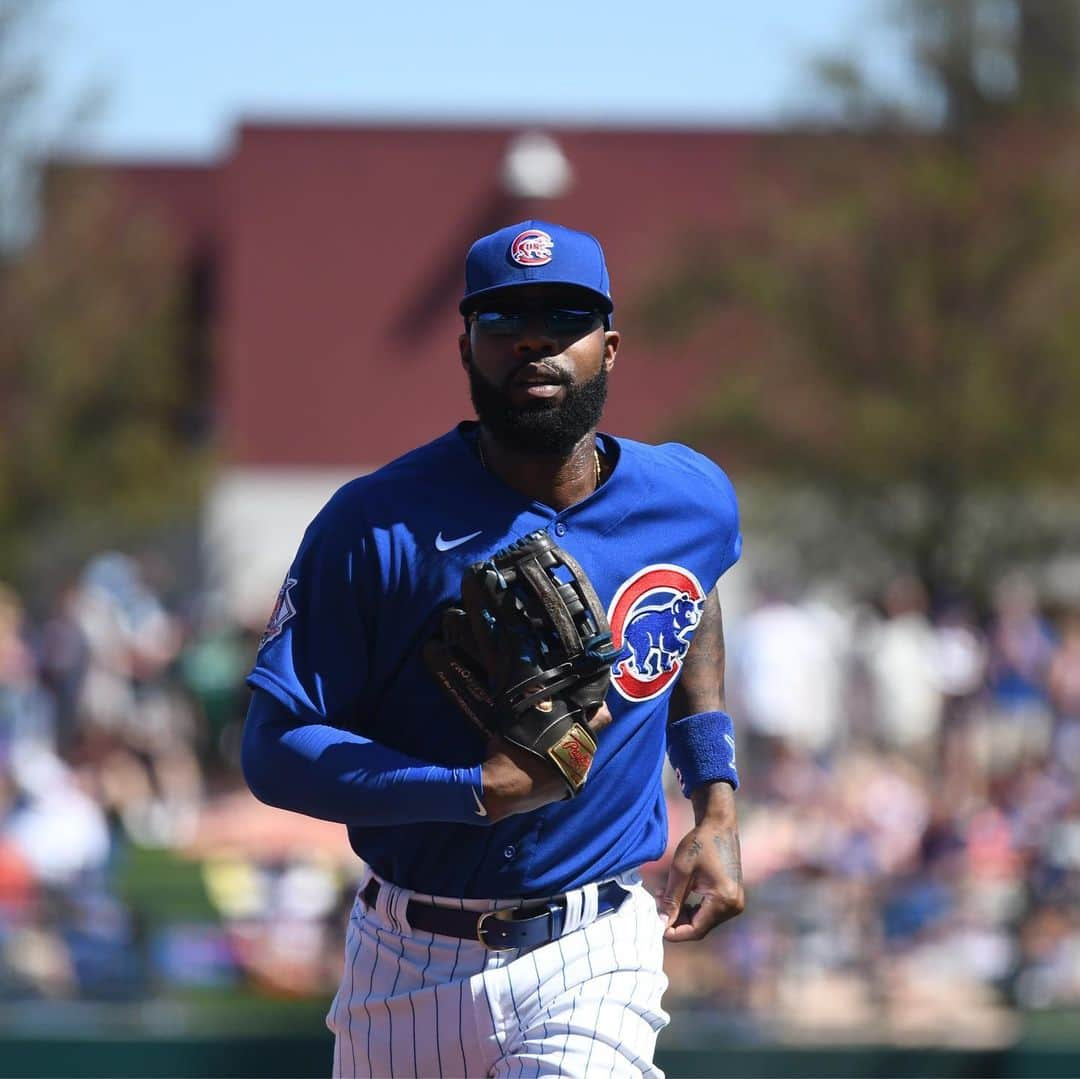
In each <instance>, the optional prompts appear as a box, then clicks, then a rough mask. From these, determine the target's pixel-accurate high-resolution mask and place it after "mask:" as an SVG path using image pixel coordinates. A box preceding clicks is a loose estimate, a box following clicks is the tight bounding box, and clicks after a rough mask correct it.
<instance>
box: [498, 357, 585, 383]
mask: <svg viewBox="0 0 1080 1079" xmlns="http://www.w3.org/2000/svg"><path fill="white" fill-rule="evenodd" d="M526 368H529V369H530V370H529V374H532V375H537V376H539V377H540V378H544V379H547V380H548V381H549V382H552V383H555V384H556V385H559V386H569V385H571V384H572V383H573V381H574V380H573V378H572V377H571V376H570V374H569V372H567V371H564V370H563V369H562V368H561V367H556V366H555V365H554V364H549V363H542V362H541V363H538V362H537V361H536V360H525V362H524V363H520V364H518V365H517V367H515V368H514V369H513V371H511V372H510V374H508V375H507V376H506V378H505V379H504V380H503V384H502V389H504V390H505V389H507V388H508V387H509V385H510V383H512V382H513V381H514V379H515V378H517V377H518V375H520V374H521V372H522V371H524V370H525V369H526Z"/></svg>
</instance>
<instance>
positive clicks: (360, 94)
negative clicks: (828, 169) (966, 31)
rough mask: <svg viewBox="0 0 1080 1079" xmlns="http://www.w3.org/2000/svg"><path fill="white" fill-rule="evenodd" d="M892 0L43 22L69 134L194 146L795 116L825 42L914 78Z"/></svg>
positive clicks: (97, 147) (654, 0)
mask: <svg viewBox="0 0 1080 1079" xmlns="http://www.w3.org/2000/svg"><path fill="white" fill-rule="evenodd" d="M888 3H889V0H756V2H754V0H751V2H746V0H713V2H709V0H648V2H641V0H622V2H618V0H594V2H589V0H577V2H574V0H534V2H532V3H521V2H518V3H512V2H508V0H502V2H498V3H497V2H495V0H477V2H473V3H469V2H466V0H457V2H436V0H421V2H413V3H409V2H406V0H397V2H396V3H395V2H394V0H378V2H377V3H376V2H369V0H307V2H303V3H302V2H300V0H294V2H289V3H286V2H284V0H52V2H51V3H49V4H46V5H44V6H43V7H42V8H41V9H40V10H39V12H38V20H39V27H38V29H39V31H43V32H39V33H37V34H36V35H35V38H36V51H37V52H38V54H39V55H40V57H41V59H42V67H43V71H44V74H45V77H46V87H47V94H46V96H45V98H44V99H43V104H42V115H43V117H44V118H45V122H46V123H47V125H48V127H49V129H50V131H51V132H52V133H53V135H54V136H55V135H56V134H58V133H61V132H62V133H63V137H64V139H65V141H67V142H68V143H72V142H75V143H77V144H78V145H79V146H80V147H81V148H83V149H85V150H90V151H93V152H99V153H106V154H118V155H128V154H145V155H152V156H180V157H196V158H198V157H209V156H213V155H214V154H215V153H217V152H220V150H221V149H223V148H224V146H225V145H227V142H228V138H229V134H230V132H231V130H232V128H233V126H234V124H235V123H236V122H237V120H238V119H240V118H244V117H257V118H260V119H272V118H275V117H281V118H289V119H297V118H300V119H327V120H364V119H389V120H402V119H407V120H435V121H439V120H450V121H458V122H467V121H485V120H488V121H513V120H518V119H521V120H529V121H533V122H536V121H550V122H564V123H565V122H580V123H595V122H603V123H630V124H663V125H666V124H728V125H735V126H760V125H772V124H777V123H782V122H784V121H785V119H788V118H790V117H791V116H792V115H795V114H799V113H801V112H805V110H806V107H807V103H808V101H810V100H811V99H812V94H813V81H812V79H811V78H810V77H809V75H808V65H809V61H810V59H811V58H813V57H815V56H819V55H821V54H822V53H826V52H833V53H835V52H841V53H848V54H855V55H858V56H860V57H861V58H862V59H863V60H864V61H865V62H866V63H867V64H868V65H869V66H870V67H871V68H872V69H873V70H874V71H875V72H876V73H877V74H878V75H879V76H880V77H881V78H883V79H886V80H891V81H893V82H900V81H902V75H901V74H900V72H901V69H902V65H901V63H900V61H899V56H900V51H901V50H900V49H899V48H898V45H897V37H896V34H895V33H894V32H889V31H887V30H883V29H882V24H883V18H882V12H883V11H886V10H888ZM91 99H93V100H95V101H96V102H97V104H96V106H95V107H94V108H93V109H92V110H90V117H89V119H86V118H84V119H82V120H80V121H78V122H72V121H71V120H70V118H69V115H68V114H69V112H70V110H71V108H72V106H73V104H74V103H76V102H83V103H85V102H87V101H88V100H91Z"/></svg>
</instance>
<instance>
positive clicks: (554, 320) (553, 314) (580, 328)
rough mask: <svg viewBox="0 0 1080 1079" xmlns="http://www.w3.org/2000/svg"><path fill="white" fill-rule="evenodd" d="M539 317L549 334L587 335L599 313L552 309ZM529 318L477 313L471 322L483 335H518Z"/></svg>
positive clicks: (561, 308)
mask: <svg viewBox="0 0 1080 1079" xmlns="http://www.w3.org/2000/svg"><path fill="white" fill-rule="evenodd" d="M539 315H540V317H541V318H542V320H543V323H544V326H545V328H546V329H547V330H548V331H549V332H550V333H563V334H565V333H587V332H588V331H589V330H590V329H592V325H593V323H594V322H595V321H596V319H597V318H598V317H599V312H598V311H583V310H579V309H577V308H570V307H553V308H549V309H547V310H545V311H541V312H539ZM531 317H533V316H531V315H522V314H517V313H511V312H506V311H478V312H477V313H476V314H475V315H473V322H475V323H476V325H477V326H478V327H479V328H480V329H481V330H483V331H484V332H485V333H491V334H518V333H521V332H523V331H524V329H525V326H526V324H527V323H528V321H529V319H530V318H531Z"/></svg>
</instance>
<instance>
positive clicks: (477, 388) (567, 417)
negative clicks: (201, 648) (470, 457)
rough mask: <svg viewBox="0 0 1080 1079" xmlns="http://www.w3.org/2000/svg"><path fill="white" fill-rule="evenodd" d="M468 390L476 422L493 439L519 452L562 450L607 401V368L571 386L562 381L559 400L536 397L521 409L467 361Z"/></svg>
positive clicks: (568, 447) (571, 445)
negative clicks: (485, 429) (533, 401)
mask: <svg viewBox="0 0 1080 1079" xmlns="http://www.w3.org/2000/svg"><path fill="white" fill-rule="evenodd" d="M468 370H469V393H470V395H471V396H472V403H473V408H475V409H476V415H477V417H478V418H479V420H480V422H481V423H482V424H483V425H484V426H485V427H486V428H487V429H488V430H489V431H490V432H491V434H492V436H493V437H494V438H495V441H496V442H498V443H499V444H500V445H503V446H505V447H506V448H507V449H509V450H517V451H519V452H522V453H550V454H562V455H565V454H568V453H569V452H570V451H571V450H572V449H573V448H574V447H575V446H576V445H577V444H578V443H579V442H580V441H581V440H582V439H583V438H584V437H585V436H586V435H587V434H588V433H589V432H590V431H592V430H594V429H595V428H596V426H597V425H598V424H599V423H600V416H601V415H602V414H603V411H604V402H605V401H606V400H607V388H608V376H607V368H606V367H603V366H601V368H600V370H599V371H598V372H597V374H596V375H595V376H594V377H593V378H591V379H589V381H588V382H582V383H579V384H577V385H575V384H574V383H571V382H563V383H562V385H563V386H564V387H565V395H564V398H563V400H562V401H561V402H557V403H553V402H550V401H538V402H537V403H536V404H532V405H527V406H526V407H524V408H519V407H516V406H515V405H512V404H511V403H510V401H509V399H508V398H507V396H506V394H504V393H503V391H502V390H500V389H499V388H498V387H497V386H495V385H493V384H492V383H491V382H489V381H488V380H487V379H486V378H484V376H483V375H481V374H480V373H479V372H478V371H477V370H476V367H475V365H473V364H472V363H470V364H469V365H468Z"/></svg>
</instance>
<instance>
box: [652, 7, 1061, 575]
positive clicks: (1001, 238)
mask: <svg viewBox="0 0 1080 1079" xmlns="http://www.w3.org/2000/svg"><path fill="white" fill-rule="evenodd" d="M990 7H991V5H989V4H980V3H977V2H974V0H971V2H957V3H931V2H929V0H919V2H917V3H914V4H909V5H906V6H905V16H906V17H907V18H909V19H912V20H914V22H915V32H914V33H913V37H912V40H913V42H914V46H913V48H914V56H915V58H916V59H917V60H918V62H919V63H920V64H921V65H922V66H923V67H924V68H926V69H928V70H930V71H934V72H936V73H937V74H936V78H937V82H936V85H937V86H938V87H939V88H940V90H941V93H942V97H943V100H944V102H945V103H946V104H945V107H944V108H943V110H942V116H943V118H944V124H943V125H942V126H941V128H940V129H939V130H938V131H936V132H927V131H925V130H924V131H922V132H918V133H916V132H912V131H911V130H905V129H904V128H903V127H902V126H899V125H898V124H897V118H898V116H899V115H901V110H899V109H898V108H895V107H888V108H887V107H884V106H882V107H881V108H871V107H868V104H867V103H868V101H870V99H871V95H870V94H869V93H868V92H867V91H866V88H865V84H864V82H863V81H862V78H861V75H859V73H857V72H855V73H854V74H853V73H852V71H850V70H849V71H848V72H847V74H846V75H845V78H846V79H847V85H848V86H849V87H852V88H853V89H852V100H853V101H857V103H858V109H857V114H858V116H859V117H860V118H861V119H862V120H863V121H866V120H867V118H868V117H871V118H873V121H872V123H871V124H870V126H869V129H868V130H863V131H860V132H855V133H853V132H850V131H847V132H831V133H828V134H824V135H815V136H810V135H807V136H799V137H791V138H778V139H772V140H768V142H767V145H766V146H765V147H764V148H763V150H762V152H761V155H760V156H759V157H758V158H757V159H756V160H755V161H754V163H753V168H752V173H753V177H754V184H753V188H752V189H750V188H749V187H748V189H747V190H746V192H745V194H744V203H743V204H744V209H745V213H744V215H743V220H742V224H741V225H740V226H739V228H738V229H737V230H736V234H735V235H734V236H733V235H730V234H728V235H725V236H724V237H723V238H722V242H721V239H720V238H719V237H706V238H705V239H704V242H701V243H699V244H698V245H695V248H694V249H693V250H692V251H689V252H687V256H688V257H687V258H686V260H685V262H684V264H683V266H682V268H680V269H677V270H676V271H675V272H674V273H673V275H672V276H671V277H669V278H668V279H667V281H666V282H665V284H664V286H663V287H662V288H660V289H659V290H657V291H656V292H655V293H654V295H653V298H652V300H651V302H650V304H649V305H648V307H647V309H646V312H645V318H644V321H645V322H646V323H647V324H648V325H649V327H650V328H651V329H652V330H653V331H654V332H658V333H660V334H662V335H664V336H669V335H670V334H672V333H678V332H682V333H684V334H685V333H695V332H697V330H698V329H700V326H701V324H702V323H703V322H708V323H710V324H711V325H712V327H713V331H714V334H716V338H714V339H723V338H722V337H721V336H720V333H717V331H720V332H721V333H722V332H723V328H725V327H731V326H737V327H739V331H740V340H741V342H742V347H741V353H742V354H741V355H740V356H739V357H731V358H730V359H729V358H728V357H727V356H725V357H724V360H723V363H722V364H721V365H720V368H721V369H722V370H723V376H722V378H720V379H718V382H717V386H716V390H715V393H713V394H712V395H711V396H710V397H709V399H708V401H707V402H706V403H704V404H703V405H702V407H701V408H700V409H699V411H698V413H697V415H696V416H694V417H692V426H693V427H694V429H695V434H696V437H697V440H698V441H699V443H704V444H706V445H710V444H711V445H712V446H713V447H714V448H720V447H721V446H722V447H723V453H724V456H725V459H729V460H730V459H731V457H732V454H733V453H734V454H735V455H736V460H737V461H741V462H742V464H743V466H744V467H745V468H747V469H750V468H753V469H756V470H757V472H758V474H759V475H762V476H766V477H771V478H773V479H779V480H783V481H784V482H786V483H788V484H796V485H801V486H802V487H803V488H804V489H805V488H813V489H814V490H816V491H817V492H819V493H820V495H821V496H822V498H823V499H825V500H826V501H827V503H828V505H829V509H828V511H827V512H826V519H827V521H828V522H829V523H830V524H831V525H832V526H833V527H832V529H831V534H830V529H829V528H826V529H825V530H824V535H821V536H819V537H818V538H821V539H823V540H824V547H825V548H826V549H830V548H831V549H834V550H837V551H840V550H843V551H845V552H850V551H851V550H852V548H853V544H854V543H856V540H857V538H858V537H859V536H861V537H862V538H863V539H866V540H867V541H868V543H869V545H870V546H876V547H877V548H878V549H879V550H883V551H885V552H887V553H888V556H889V558H890V560H891V561H892V563H893V564H894V565H895V564H898V563H899V564H905V565H906V566H909V567H912V568H915V569H916V570H917V571H919V572H920V573H921V574H922V575H923V576H924V577H925V578H926V579H927V580H928V582H929V583H930V584H931V585H932V586H935V587H939V588H940V587H948V586H950V585H954V584H964V585H965V586H969V587H970V586H971V585H972V584H976V585H978V584H980V583H985V580H986V578H987V576H988V575H991V574H993V573H995V572H997V571H998V570H999V569H1000V568H1001V565H1002V563H1004V562H1006V561H1008V560H1010V559H1012V558H1016V557H1018V556H1021V555H1028V556H1030V555H1032V554H1033V553H1036V552H1039V553H1042V554H1045V553H1046V552H1047V549H1048V547H1052V546H1053V545H1054V544H1060V543H1061V542H1062V537H1061V536H1060V535H1056V534H1055V525H1056V523H1057V522H1056V521H1055V520H1048V519H1047V517H1046V514H1043V515H1042V516H1041V517H1040V520H1041V521H1042V522H1043V524H1045V525H1047V527H1046V529H1044V530H1043V532H1042V533H1041V534H1040V532H1039V530H1038V529H1037V528H1036V527H1035V520H1034V518H1033V517H1031V516H1030V515H1028V513H1029V511H1030V509H1031V506H1030V505H1029V506H1027V507H1026V509H1025V513H1023V514H1021V513H1018V512H1017V506H1018V505H1019V503H1018V502H1017V501H1015V499H1016V498H1028V499H1029V501H1030V496H1031V494H1032V492H1040V493H1042V494H1045V493H1046V492H1055V491H1056V492H1061V493H1066V494H1070V495H1071V494H1075V493H1076V491H1075V488H1076V478H1077V465H1076V463H1077V461H1080V307H1078V305H1077V303H1076V301H1075V297H1076V296H1077V295H1080V242H1078V241H1080V183H1078V177H1080V127H1078V125H1077V123H1076V122H1075V120H1074V119H1073V117H1072V116H1070V115H1069V114H1068V107H1069V104H1070V102H1072V101H1073V100H1074V98H1075V87H1076V71H1077V64H1076V51H1075V49H1074V48H1073V47H1072V46H1071V45H1070V46H1068V47H1065V46H1062V47H1060V48H1059V49H1058V50H1057V52H1056V53H1055V54H1054V55H1055V58H1054V59H1052V62H1051V61H1048V64H1050V67H1051V68H1052V70H1053V71H1054V72H1055V74H1054V76H1053V77H1052V78H1051V77H1050V76H1049V75H1048V74H1047V70H1046V69H1043V68H1041V67H1040V66H1039V64H1038V63H1037V60H1038V56H1036V55H1034V50H1035V48H1036V44H1037V43H1042V44H1040V47H1043V46H1044V45H1045V42H1046V41H1051V42H1057V36H1056V35H1055V34H1053V33H1051V32H1050V31H1048V30H1047V27H1046V26H1045V24H1044V22H1042V21H1038V20H1035V19H1034V15H1035V14H1038V15H1039V16H1040V18H1041V19H1043V20H1045V19H1048V18H1051V17H1052V16H1053V14H1054V13H1055V12H1060V14H1061V19H1060V20H1059V23H1058V26H1057V28H1058V30H1059V31H1060V32H1061V34H1063V35H1064V34H1065V33H1066V31H1067V32H1068V33H1072V34H1075V32H1076V30H1077V29H1078V27H1077V18H1076V8H1075V6H1074V5H1071V4H1062V5H1047V4H1032V5H1031V6H1030V9H1029V8H1028V5H1013V16H1014V17H1013V18H1012V19H1011V21H1010V20H1009V19H1004V18H1003V16H1002V11H1003V9H1004V8H1007V7H1009V5H1002V4H1000V3H997V4H995V5H993V7H994V9H995V11H996V18H997V20H998V21H997V23H993V22H992V21H991V20H989V19H988V17H987V16H986V12H985V11H982V10H980V9H988V8H990ZM1036 9H1037V10H1036ZM1033 26H1035V27H1036V29H1032V27H1033ZM994 27H997V29H998V30H1001V31H1002V32H1001V33H1000V34H999V35H998V36H997V37H994V38H993V39H992V40H993V48H994V49H996V50H997V51H998V52H999V53H1000V52H1001V51H1002V50H1005V49H1006V47H1007V46H1008V48H1009V49H1011V52H1008V54H1007V55H1008V58H1009V64H1008V65H1004V67H1008V70H1009V71H1010V72H1011V73H1012V74H1011V75H1010V76H1009V78H1005V76H1004V75H1002V74H1001V73H1000V71H999V72H998V80H997V81H996V82H995V81H994V80H993V79H991V78H990V76H989V75H987V74H986V63H987V61H986V60H985V56H984V53H980V49H981V50H984V51H985V50H986V49H989V48H990V44H988V43H987V37H986V35H987V34H988V33H989V29H992V28H994ZM1004 29H1008V30H1009V34H1005V33H1004ZM976 30H979V33H976V32H975V31H976ZM980 34H981V36H980ZM1010 35H1011V36H1010ZM1073 40H1075V39H1073ZM1040 55H1041V54H1040ZM980 56H983V59H982V60H980V59H979V57H980ZM999 60H1000V57H999ZM1003 64H1004V61H1001V64H999V66H1002V65H1003ZM991 67H992V65H991ZM1004 67H1003V68H1002V69H1003V70H1004ZM838 70H839V68H838V67H837V66H836V65H833V68H832V71H833V74H836V72H837V71H838ZM1044 76H1045V77H1044ZM834 85H835V83H834ZM1006 86H1007V87H1011V90H1010V91H1009V92H1008V93H1007V92H1006V89H1005V87H1006ZM1009 93H1011V95H1012V96H1011V97H1010V96H1009ZM1047 117H1049V119H1048V118H1047ZM763 178H772V180H771V182H769V181H767V180H763ZM787 489H788V490H789V491H790V490H791V488H790V487H788V488H787ZM1003 498H1005V499H1010V498H1011V499H1013V501H1011V502H1009V503H1008V504H1009V505H1011V506H1012V507H1013V511H1012V512H1010V513H1000V512H992V513H988V512H987V507H989V506H997V507H999V508H1000V505H1001V504H1002V503H1001V502H1000V501H999V500H1001V499H1003ZM1050 502H1051V503H1052V502H1053V497H1052V496H1051V498H1050ZM805 520H806V518H805V517H804V519H803V524H802V525H800V523H799V522H798V521H796V522H791V521H790V520H789V522H788V523H789V524H791V525H792V527H793V528H795V529H796V531H798V529H799V528H800V527H803V526H804V525H805ZM841 534H842V536H841ZM795 538H796V542H798V539H799V537H798V536H796V537H795ZM834 568H835V567H834Z"/></svg>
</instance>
